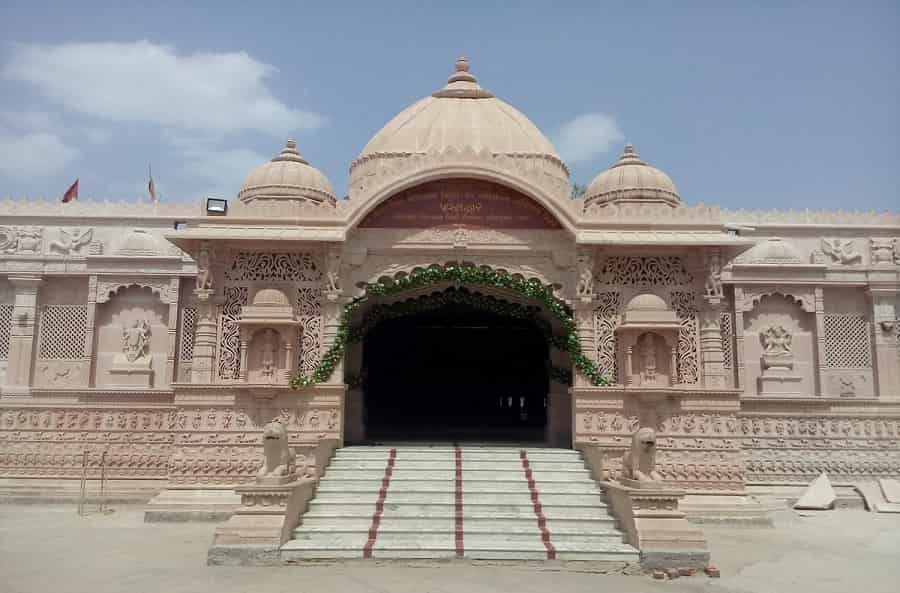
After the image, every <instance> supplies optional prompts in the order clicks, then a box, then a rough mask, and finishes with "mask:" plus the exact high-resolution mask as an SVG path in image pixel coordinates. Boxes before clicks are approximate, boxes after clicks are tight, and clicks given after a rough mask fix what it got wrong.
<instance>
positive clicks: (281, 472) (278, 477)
mask: <svg viewBox="0 0 900 593" xmlns="http://www.w3.org/2000/svg"><path fill="white" fill-rule="evenodd" d="M296 473H297V465H296V455H294V451H293V449H291V448H290V447H289V446H288V438H287V431H286V430H285V429H284V425H282V424H281V422H278V421H277V420H273V421H272V422H269V423H268V424H266V425H265V427H263V464H262V467H261V468H259V471H258V472H257V474H256V480H257V481H258V482H261V483H265V482H268V483H272V482H276V483H285V482H290V481H291V480H293V479H294V478H295V477H296V476H295V474H296Z"/></svg>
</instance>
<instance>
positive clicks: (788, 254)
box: [741, 237, 802, 264]
mask: <svg viewBox="0 0 900 593" xmlns="http://www.w3.org/2000/svg"><path fill="white" fill-rule="evenodd" d="M741 259H742V260H743V261H746V262H748V263H768V264H799V263H801V261H802V259H801V258H800V252H799V251H797V248H796V247H794V246H793V245H792V244H790V243H788V242H787V241H784V240H782V239H779V238H778V237H773V238H771V239H766V240H765V241H762V242H761V243H757V244H756V245H754V246H753V248H752V249H750V251H748V252H747V253H745V254H744V255H743V256H742V257H741Z"/></svg>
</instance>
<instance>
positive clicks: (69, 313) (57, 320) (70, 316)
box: [40, 305, 87, 360]
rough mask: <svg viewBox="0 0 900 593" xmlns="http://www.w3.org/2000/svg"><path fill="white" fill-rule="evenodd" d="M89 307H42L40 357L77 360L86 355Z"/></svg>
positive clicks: (44, 358) (43, 358)
mask: <svg viewBox="0 0 900 593" xmlns="http://www.w3.org/2000/svg"><path fill="white" fill-rule="evenodd" d="M86 324H87V307H85V306H84V305H44V306H43V307H42V308H41V333H40V358H41V359H42V360H75V359H78V358H81V357H82V356H84V339H85V326H86Z"/></svg>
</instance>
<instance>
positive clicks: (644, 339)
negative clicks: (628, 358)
mask: <svg viewBox="0 0 900 593" xmlns="http://www.w3.org/2000/svg"><path fill="white" fill-rule="evenodd" d="M638 350H639V352H640V361H641V384H642V385H653V384H654V383H656V338H655V337H654V335H653V334H652V333H649V332H648V333H646V334H644V335H643V336H641V338H640V339H639V340H638Z"/></svg>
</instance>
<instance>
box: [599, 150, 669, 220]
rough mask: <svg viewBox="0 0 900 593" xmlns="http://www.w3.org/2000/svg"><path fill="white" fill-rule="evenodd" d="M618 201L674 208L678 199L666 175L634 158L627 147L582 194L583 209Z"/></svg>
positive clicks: (634, 155) (633, 154)
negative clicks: (648, 203)
mask: <svg viewBox="0 0 900 593" xmlns="http://www.w3.org/2000/svg"><path fill="white" fill-rule="evenodd" d="M618 202H661V203H663V204H668V205H669V206H678V205H679V204H680V203H681V198H680V197H679V196H678V190H676V189H675V184H674V183H672V180H671V179H670V178H669V176H668V175H666V174H665V173H663V172H662V171H660V170H659V169H657V168H656V167H651V166H650V165H648V164H647V163H645V162H644V161H642V160H641V159H640V158H639V157H638V153H637V151H635V149H634V146H632V145H631V144H626V145H625V152H623V153H622V156H621V157H620V158H619V160H618V162H616V163H615V164H614V165H613V166H611V167H610V168H609V169H607V170H606V171H604V172H602V173H600V174H599V175H597V176H596V177H595V178H594V180H593V181H592V182H591V184H590V185H589V186H588V189H587V191H586V192H585V194H584V207H585V208H587V207H588V206H589V205H591V204H597V205H599V206H605V205H607V204H614V203H618Z"/></svg>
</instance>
